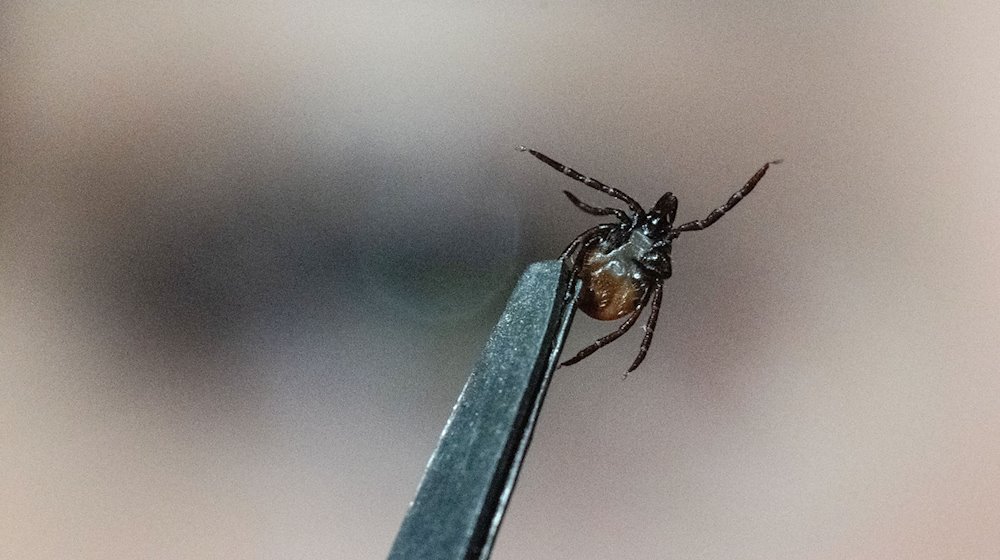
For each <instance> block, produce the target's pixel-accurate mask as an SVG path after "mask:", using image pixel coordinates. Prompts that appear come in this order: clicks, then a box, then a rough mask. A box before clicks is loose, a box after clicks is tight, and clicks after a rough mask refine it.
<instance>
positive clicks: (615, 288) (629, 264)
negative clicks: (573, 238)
mask: <svg viewBox="0 0 1000 560" xmlns="http://www.w3.org/2000/svg"><path fill="white" fill-rule="evenodd" d="M582 258H583V267H582V268H581V270H580V279H581V280H582V281H583V288H582V289H581V291H580V300H579V302H578V304H577V306H578V307H579V308H580V309H581V310H582V311H583V312H584V313H586V314H587V315H590V316H591V317H593V318H594V319H598V320H601V321H613V320H615V319H620V318H622V317H624V316H626V315H628V314H629V313H631V312H633V311H635V310H636V309H638V308H639V306H640V305H641V304H642V302H643V300H644V299H645V296H646V291H647V290H648V289H649V283H648V282H644V281H643V279H642V276H641V272H640V270H639V267H638V265H636V263H635V262H634V261H633V260H632V259H631V258H629V257H628V256H626V255H622V252H621V251H620V250H616V251H611V252H610V253H608V252H605V251H604V250H602V249H600V248H599V247H594V248H591V249H587V250H585V251H584V254H583V255H582Z"/></svg>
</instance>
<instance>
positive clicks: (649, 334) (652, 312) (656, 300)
mask: <svg viewBox="0 0 1000 560" xmlns="http://www.w3.org/2000/svg"><path fill="white" fill-rule="evenodd" d="M662 299H663V285H662V284H657V286H656V287H655V288H653V302H652V304H651V305H650V307H649V318H648V319H646V334H645V335H643V337H642V344H640V345H639V355H638V356H636V357H635V361H634V362H632V365H631V366H629V368H628V371H626V372H625V373H624V374H623V375H622V379H625V378H626V377H628V374H629V373H632V372H633V371H635V368H637V367H639V364H641V363H642V361H643V360H644V359H646V352H648V351H649V343H650V342H652V340H653V331H654V330H656V318H657V316H658V315H659V314H660V301H661V300H662Z"/></svg>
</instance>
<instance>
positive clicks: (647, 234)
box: [517, 146, 781, 375]
mask: <svg viewBox="0 0 1000 560" xmlns="http://www.w3.org/2000/svg"><path fill="white" fill-rule="evenodd" d="M517 149H518V150H519V151H522V152H528V153H529V154H531V155H533V156H535V157H536V158H538V159H540V160H541V161H542V162H543V163H545V164H546V165H548V166H550V167H552V168H554V169H555V170H556V171H559V172H560V173H562V174H564V175H566V176H568V177H570V178H571V179H575V180H577V181H580V182H581V183H583V184H584V185H587V186H588V187H590V188H592V189H595V190H598V191H601V192H602V193H604V194H607V195H610V196H612V197H614V198H616V199H618V200H619V201H621V202H623V203H625V205H626V206H628V210H622V209H621V208H611V207H608V208H599V207H596V206H591V205H589V204H587V203H586V202H583V201H581V200H580V199H579V198H577V197H576V196H575V195H574V194H573V193H571V192H569V191H563V194H565V195H566V197H567V198H569V201H570V202H572V203H573V204H574V205H575V206H576V207H577V208H579V209H580V210H583V211H584V212H586V213H588V214H593V215H595V216H614V217H615V218H617V219H618V221H617V222H614V223H608V224H599V225H596V226H594V227H592V228H590V229H588V230H587V231H585V232H583V233H581V234H580V235H578V236H577V237H576V239H574V240H573V241H572V242H571V243H570V244H569V246H568V247H566V250H565V251H563V253H562V255H560V257H559V258H560V260H562V261H563V262H569V263H570V264H571V266H572V272H573V276H574V277H576V278H579V279H580V280H581V281H582V283H583V285H582V287H581V290H580V294H579V296H578V300H577V307H578V308H579V309H581V310H583V312H584V313H586V314H587V315H589V316H591V317H593V318H594V319H598V320H601V321H614V320H615V319H621V318H622V317H625V320H624V321H623V322H622V323H621V325H619V326H618V328H617V329H615V331H614V332H612V333H610V334H607V335H605V336H602V337H601V338H598V339H597V340H596V341H594V343H593V344H591V345H590V346H587V347H586V348H584V349H583V350H580V352H578V353H577V354H576V355H575V356H573V357H572V358H570V359H568V360H566V361H565V362H563V363H561V364H560V366H569V365H573V364H575V363H577V362H579V361H580V360H582V359H584V358H586V357H587V356H590V355H591V354H593V353H594V352H596V351H597V350H599V349H600V348H602V347H604V346H606V345H608V344H610V343H611V342H613V341H615V340H616V339H618V337H620V336H622V335H623V334H625V333H626V332H628V330H629V329H630V328H632V326H633V325H635V323H636V322H637V321H638V320H639V315H640V314H641V313H642V310H643V309H644V308H645V307H646V306H647V305H649V306H650V311H649V318H647V319H646V327H645V331H646V332H645V334H644V335H643V337H642V343H641V344H640V345H639V354H638V355H637V356H636V357H635V361H633V362H632V365H631V366H629V368H628V371H626V372H625V375H628V374H629V373H630V372H632V371H634V370H635V369H636V368H637V367H639V364H641V363H642V360H643V359H644V358H645V357H646V352H648V351H649V344H650V342H651V341H652V339H653V331H654V330H655V329H656V318H657V316H658V315H659V313H660V301H661V300H662V299H663V281H664V280H666V279H667V278H670V275H671V264H670V250H671V245H672V244H673V241H674V239H677V237H679V236H680V234H682V233H684V232H688V231H698V230H703V229H705V228H707V227H708V226H710V225H712V224H714V223H715V222H716V221H718V219H719V218H721V217H722V216H724V215H725V214H726V212H729V211H730V210H732V209H733V207H734V206H736V204H737V203H739V201H741V200H743V197H745V196H746V195H747V194H749V193H750V191H752V190H753V188H754V187H756V186H757V183H758V182H760V180H761V178H763V177H764V174H765V173H767V169H768V167H770V166H772V165H775V164H778V163H781V160H780V159H778V160H774V161H769V162H767V163H765V164H764V165H763V166H761V168H760V169H758V170H757V172H756V173H754V174H753V176H752V177H750V180H749V181H747V182H746V184H745V185H743V186H742V187H741V188H740V189H739V190H738V191H736V192H735V193H733V194H732V195H730V197H729V200H727V201H726V202H725V204H723V205H722V206H719V207H718V208H716V209H715V210H712V211H711V212H710V213H709V214H708V216H707V217H705V218H704V219H701V220H694V221H692V222H687V223H683V224H681V225H679V226H677V227H674V218H675V217H676V215H677V197H676V196H674V195H673V193H669V192H668V193H665V194H664V195H663V196H661V197H660V199H659V200H657V201H656V204H654V205H653V208H652V210H650V211H649V212H646V211H645V210H643V208H642V206H640V205H639V203H638V202H636V201H635V199H633V198H632V197H630V196H629V195H627V194H625V193H624V192H622V191H620V190H618V189H616V188H614V187H609V186H608V185H605V184H604V183H602V182H600V181H598V180H596V179H592V178H590V177H587V176H584V175H583V174H581V173H579V172H577V171H575V170H573V169H570V168H569V167H567V166H565V165H563V164H561V163H559V162H558V161H555V160H554V159H552V158H550V157H549V156H547V155H545V154H543V153H541V152H538V151H536V150H532V149H529V148H526V147H524V146H518V147H517Z"/></svg>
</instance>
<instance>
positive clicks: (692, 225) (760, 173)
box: [671, 159, 781, 238]
mask: <svg viewBox="0 0 1000 560" xmlns="http://www.w3.org/2000/svg"><path fill="white" fill-rule="evenodd" d="M779 163H781V160H780V159H776V160H774V161H769V162H767V163H765V164H764V165H763V166H761V168H760V169H758V170H757V172H756V173H754V174H753V177H750V180H749V181H747V184H745V185H743V187H742V188H741V189H740V190H738V191H736V192H734V193H733V194H732V195H731V196H730V197H729V200H727V201H726V203H725V204H723V205H722V206H719V207H718V208H716V209H715V210H712V212H711V213H709V215H708V217H706V218H705V219H704V220H695V221H693V222H688V223H686V224H681V225H679V226H677V227H675V228H674V229H673V231H672V232H671V234H672V235H671V237H672V238H673V237H677V234H679V233H680V232H682V231H698V230H700V229H705V228H707V227H708V226H710V225H712V224H714V223H715V222H716V221H718V219H719V218H721V217H722V216H724V215H725V214H726V212H729V211H730V210H732V209H733V206H736V204H737V203H738V202H739V201H741V200H743V197H744V196H746V195H748V194H750V191H752V190H753V188H754V187H756V186H757V183H758V182H759V181H760V180H761V179H762V178H763V177H764V174H765V173H767V168H768V167H770V166H772V165H776V164H779Z"/></svg>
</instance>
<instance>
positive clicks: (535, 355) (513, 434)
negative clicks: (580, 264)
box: [389, 261, 577, 560]
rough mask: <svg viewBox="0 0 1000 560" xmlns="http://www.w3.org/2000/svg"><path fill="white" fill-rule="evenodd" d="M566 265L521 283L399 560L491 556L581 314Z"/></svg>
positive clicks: (458, 413)
mask: <svg viewBox="0 0 1000 560" xmlns="http://www.w3.org/2000/svg"><path fill="white" fill-rule="evenodd" d="M576 289H577V282H575V281H574V280H573V279H572V278H571V277H570V274H569V272H568V271H567V270H566V269H565V268H564V267H563V265H562V262H561V261H545V262H540V263H535V264H533V265H531V266H530V267H528V270H527V271H525V273H524V274H523V275H522V276H521V279H520V281H519V282H518V284H517V287H516V288H514V292H513V293H512V294H511V297H510V301H508V302H507V308H506V309H505V310H504V312H503V315H501V317H500V321H499V322H498V323H497V325H496V327H495V328H494V330H493V333H492V334H491V335H490V338H489V340H488V341H487V342H486V347H485V349H484V350H483V354H482V357H480V359H479V362H477V363H476V365H475V367H474V368H473V370H472V374H471V375H470V376H469V379H468V381H467V382H466V384H465V388H464V389H462V393H461V395H460V396H459V397H458V402H456V403H455V408H454V409H453V410H452V413H451V417H450V418H449V419H448V423H447V424H446V425H445V428H444V432H443V433H442V434H441V439H440V441H439V442H438V446H437V449H436V450H435V451H434V454H433V455H432V456H431V459H430V461H429V463H428V464H427V470H426V471H425V472H424V478H423V480H422V481H421V483H420V487H419V488H418V490H417V496H416V498H414V500H413V503H412V504H411V505H410V509H409V512H408V513H407V514H406V517H405V518H404V520H403V525H402V527H401V528H400V530H399V533H398V534H397V535H396V541H395V542H394V543H393V547H392V550H391V552H390V553H389V558H390V560H418V559H419V560H431V559H442V560H459V559H462V560H468V559H485V558H488V557H489V555H490V551H491V550H492V547H493V542H494V539H495V538H496V534H497V531H498V529H499V527H500V522H501V520H502V519H503V514H504V510H505V509H506V507H507V502H508V500H509V499H510V495H511V492H512V491H513V489H514V484H515V483H516V482H517V475H518V472H519V471H520V468H521V463H522V461H523V460H524V456H525V453H526V452H527V449H528V444H529V443H530V442H531V435H532V433H533V431H534V427H535V422H536V420H537V418H538V413H539V411H540V409H541V406H542V401H543V399H544V398H545V392H546V390H547V389H548V386H549V382H550V381H551V379H552V371H553V370H554V369H555V365H556V360H557V358H558V356H559V352H560V350H561V349H562V344H563V339H564V338H565V334H566V331H567V330H568V329H569V324H570V320H571V318H572V315H573V300H574V299H575V298H573V297H571V296H572V295H575V290H576Z"/></svg>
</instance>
